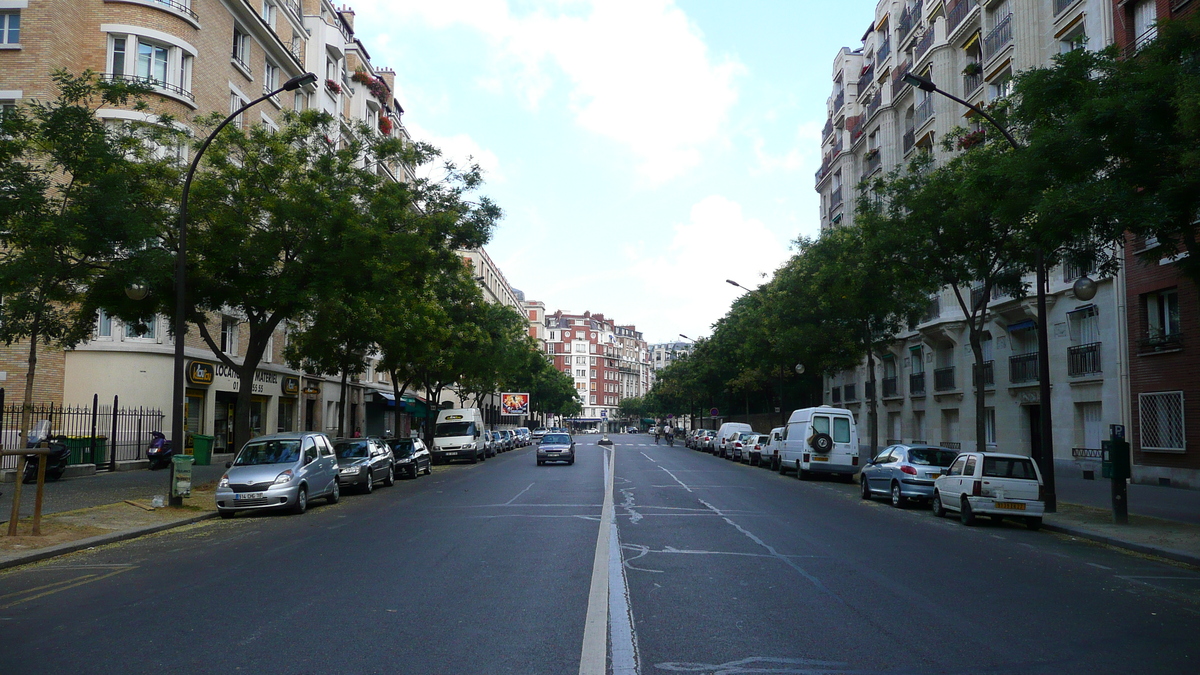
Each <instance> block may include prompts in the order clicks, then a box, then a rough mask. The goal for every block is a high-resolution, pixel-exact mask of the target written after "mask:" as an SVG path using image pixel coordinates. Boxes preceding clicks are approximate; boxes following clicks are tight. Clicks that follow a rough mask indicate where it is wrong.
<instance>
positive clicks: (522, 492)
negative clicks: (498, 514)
mask: <svg viewBox="0 0 1200 675" xmlns="http://www.w3.org/2000/svg"><path fill="white" fill-rule="evenodd" d="M531 487H533V483H530V484H529V487H527V488H525V489H524V490H521V491H520V492H518V493H517V497H520V496H521V495H523V494H525V493H526V492H529V488H531ZM517 497H513V498H512V499H510V500H508V501H506V502H504V505H505V506H508V505H509V504H512V503H513V502H515V501H517Z"/></svg>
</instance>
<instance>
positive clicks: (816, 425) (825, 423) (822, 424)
mask: <svg viewBox="0 0 1200 675" xmlns="http://www.w3.org/2000/svg"><path fill="white" fill-rule="evenodd" d="M812 428H813V433H814V434H828V433H829V418H828V417H825V416H824V415H818V416H816V417H813V418H812Z"/></svg>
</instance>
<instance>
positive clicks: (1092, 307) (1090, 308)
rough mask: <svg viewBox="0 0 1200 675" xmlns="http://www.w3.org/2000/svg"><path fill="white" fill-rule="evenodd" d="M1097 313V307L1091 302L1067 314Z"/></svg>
mask: <svg viewBox="0 0 1200 675" xmlns="http://www.w3.org/2000/svg"><path fill="white" fill-rule="evenodd" d="M1095 311H1096V305H1094V304H1092V303H1090V302H1089V303H1088V304H1086V305H1080V306H1078V307H1076V308H1075V309H1072V310H1070V311H1068V312H1067V314H1077V313H1079V312H1092V313H1095Z"/></svg>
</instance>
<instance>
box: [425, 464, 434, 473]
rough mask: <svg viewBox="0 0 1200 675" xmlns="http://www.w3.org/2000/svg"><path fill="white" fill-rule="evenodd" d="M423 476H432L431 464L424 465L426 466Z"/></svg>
mask: <svg viewBox="0 0 1200 675" xmlns="http://www.w3.org/2000/svg"><path fill="white" fill-rule="evenodd" d="M425 475H426V476H432V475H433V462H430V463H428V464H426V465H425Z"/></svg>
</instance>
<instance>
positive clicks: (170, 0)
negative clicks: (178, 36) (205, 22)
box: [154, 0, 200, 21]
mask: <svg viewBox="0 0 1200 675" xmlns="http://www.w3.org/2000/svg"><path fill="white" fill-rule="evenodd" d="M154 2H157V3H158V4H160V5H166V6H167V7H170V8H171V9H173V10H175V11H177V12H183V13H184V14H187V15H188V16H190V17H192V18H193V19H195V20H197V21H199V20H200V15H199V14H197V13H195V12H193V11H192V7H191V3H190V2H179V1H178V0H154Z"/></svg>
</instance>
